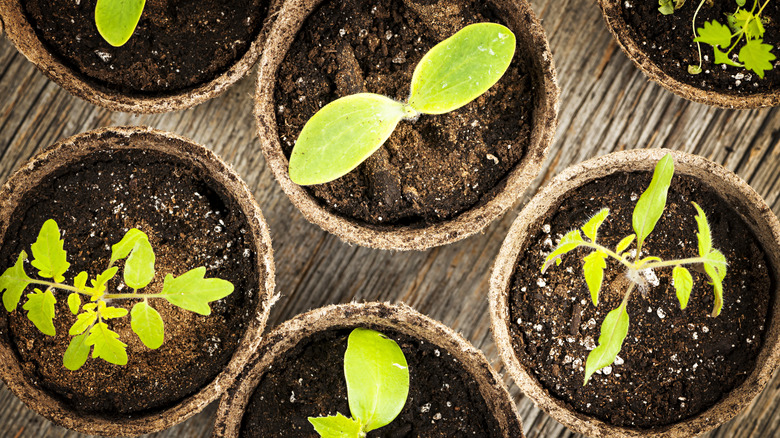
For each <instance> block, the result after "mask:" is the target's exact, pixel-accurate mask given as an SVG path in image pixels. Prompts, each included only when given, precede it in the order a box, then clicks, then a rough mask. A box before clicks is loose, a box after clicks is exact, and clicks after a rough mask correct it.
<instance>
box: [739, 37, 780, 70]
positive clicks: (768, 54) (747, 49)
mask: <svg viewBox="0 0 780 438" xmlns="http://www.w3.org/2000/svg"><path fill="white" fill-rule="evenodd" d="M772 49H773V47H772V46H771V45H770V44H764V42H763V40H760V39H756V40H748V41H747V42H746V43H745V45H744V46H742V48H741V49H739V60H740V61H742V63H743V64H745V68H746V69H748V70H753V71H754V72H755V73H756V74H757V75H758V77H760V78H761V79H764V71H766V70H772V61H774V60H775V59H777V57H776V56H775V54H774V53H772Z"/></svg>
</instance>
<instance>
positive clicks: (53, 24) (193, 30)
mask: <svg viewBox="0 0 780 438" xmlns="http://www.w3.org/2000/svg"><path fill="white" fill-rule="evenodd" d="M96 3H97V0H81V1H80V2H79V1H74V0H21V4H22V9H23V11H24V13H25V15H26V16H27V18H28V20H29V21H30V23H31V25H32V27H33V29H35V32H36V34H37V35H38V38H40V40H41V41H43V43H44V45H45V46H46V47H47V48H48V49H49V50H51V51H52V52H53V54H54V55H55V56H56V57H57V58H59V60H60V61H61V62H63V63H64V64H66V65H68V66H69V67H71V68H73V69H74V70H76V71H78V72H79V73H81V74H83V75H85V76H87V77H89V78H91V79H94V80H96V81H98V83H100V84H101V85H104V86H106V87H108V88H110V89H113V90H116V91H119V92H123V93H136V94H171V93H176V92H179V91H182V90H185V89H187V88H192V87H196V86H198V85H201V84H204V83H206V82H209V81H211V80H212V79H214V78H216V77H217V76H219V75H220V74H222V73H224V72H225V71H227V70H228V69H229V68H230V67H231V66H232V65H233V64H234V63H235V62H236V61H237V60H238V59H240V58H241V57H242V56H243V55H244V54H245V53H246V52H247V50H248V49H249V46H250V45H251V44H252V41H254V40H255V38H256V37H257V35H258V34H259V33H260V29H261V27H262V25H263V20H265V17H266V14H267V13H268V4H269V3H270V1H269V0H202V1H180V0H149V1H147V2H146V7H145V9H144V12H143V15H141V21H140V22H139V24H138V27H137V28H136V30H135V33H134V34H133V36H132V37H131V38H130V40H129V41H128V42H127V44H125V45H124V46H122V47H113V46H111V45H110V44H108V43H107V42H106V41H104V40H103V38H102V37H101V36H100V34H99V33H98V31H97V27H96V26H95V4H96Z"/></svg>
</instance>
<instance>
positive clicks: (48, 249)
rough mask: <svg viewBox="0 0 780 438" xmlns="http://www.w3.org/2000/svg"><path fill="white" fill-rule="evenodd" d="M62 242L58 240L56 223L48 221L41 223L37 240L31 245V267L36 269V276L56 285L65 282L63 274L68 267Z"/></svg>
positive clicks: (58, 233)
mask: <svg viewBox="0 0 780 438" xmlns="http://www.w3.org/2000/svg"><path fill="white" fill-rule="evenodd" d="M64 243H65V242H64V240H61V239H60V229H59V227H58V226H57V222H55V221H54V220H53V219H49V220H47V221H46V222H44V223H43V226H42V227H41V231H40V232H39V233H38V239H37V240H36V241H35V243H33V244H32V254H33V261H32V265H33V266H34V267H35V268H38V275H40V276H41V277H43V278H53V279H54V281H56V282H57V283H61V282H63V281H64V280H65V277H63V275H62V274H64V273H65V272H66V271H67V270H68V268H69V267H70V263H68V254H67V253H66V252H65V249H63V245H64Z"/></svg>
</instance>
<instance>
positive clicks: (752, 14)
mask: <svg viewBox="0 0 780 438" xmlns="http://www.w3.org/2000/svg"><path fill="white" fill-rule="evenodd" d="M659 1H660V2H661V3H662V6H661V8H659V10H660V11H661V13H664V14H666V13H667V12H669V8H668V7H664V6H663V3H664V2H665V1H666V0H659ZM769 1H770V0H766V1H765V2H764V4H763V5H760V7H759V4H760V3H759V0H753V6H752V7H751V8H750V9H749V10H748V9H745V8H744V6H745V4H746V3H747V1H746V0H736V4H737V9H736V11H734V13H733V14H726V24H723V23H721V22H719V21H717V20H712V21H707V22H705V23H704V26H703V27H699V28H697V27H696V17H697V16H698V14H699V11H700V10H701V8H702V6H703V5H704V3H705V2H708V0H701V2H700V3H699V6H698V8H696V12H695V13H694V14H693V22H692V24H691V26H692V28H693V40H694V41H695V42H696V48H697V50H698V53H699V64H698V65H693V64H692V65H689V66H688V73H690V74H694V75H695V74H699V73H701V71H702V62H703V61H702V59H703V57H702V51H701V43H704V44H707V45H709V46H711V47H712V50H713V57H714V59H713V62H715V64H724V65H730V66H734V67H742V68H745V69H747V70H752V71H753V72H755V73H756V74H757V75H758V77H759V78H761V79H763V78H764V73H765V72H766V71H767V70H772V68H773V64H772V61H774V60H775V59H777V57H776V56H775V54H774V53H772V50H773V49H774V47H773V46H772V45H771V44H766V43H764V33H765V29H764V23H765V22H766V19H765V18H763V17H762V16H761V13H762V12H764V8H766V5H768V4H769ZM709 2H710V3H711V0H709ZM675 9H676V8H675ZM673 12H674V11H673V10H672V11H671V12H669V13H673ZM737 47H739V50H738V51H737ZM735 51H736V52H735ZM734 54H736V60H735V59H734Z"/></svg>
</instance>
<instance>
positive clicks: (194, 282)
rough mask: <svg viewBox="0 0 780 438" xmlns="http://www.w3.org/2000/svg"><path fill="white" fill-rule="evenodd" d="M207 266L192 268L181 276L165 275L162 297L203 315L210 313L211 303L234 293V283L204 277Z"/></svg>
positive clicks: (175, 304)
mask: <svg viewBox="0 0 780 438" xmlns="http://www.w3.org/2000/svg"><path fill="white" fill-rule="evenodd" d="M205 275H206V268H204V267H200V268H195V269H192V270H190V271H188V272H186V273H184V274H182V275H181V276H179V277H174V276H173V275H171V274H168V275H166V276H165V280H164V281H163V290H162V292H161V293H160V297H161V298H165V299H166V300H168V302H169V303H171V304H173V305H174V306H179V307H181V308H182V309H185V310H189V311H191V312H195V313H199V314H201V315H210V314H211V308H210V307H209V303H210V302H212V301H216V300H221V299H222V298H225V297H226V296H228V295H230V294H231V293H233V285H232V284H231V283H230V282H229V281H227V280H222V279H219V278H204V277H205Z"/></svg>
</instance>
